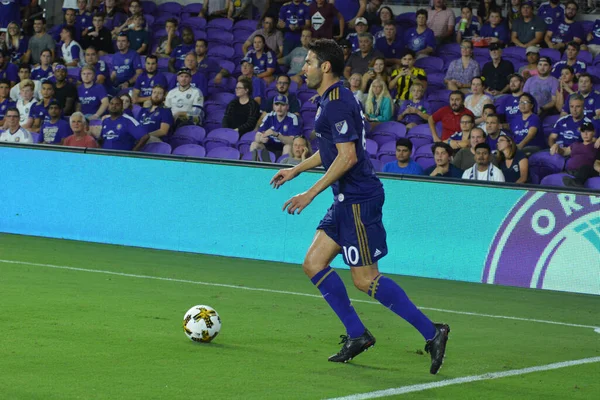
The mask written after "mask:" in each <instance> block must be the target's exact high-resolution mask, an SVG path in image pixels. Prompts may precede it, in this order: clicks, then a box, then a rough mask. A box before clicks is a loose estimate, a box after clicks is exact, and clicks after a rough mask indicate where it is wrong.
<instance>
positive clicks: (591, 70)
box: [586, 65, 600, 84]
mask: <svg viewBox="0 0 600 400" xmlns="http://www.w3.org/2000/svg"><path fill="white" fill-rule="evenodd" d="M586 72H587V73H588V74H590V75H591V76H592V82H593V83H595V84H599V83H600V65H588V67H587V68H586Z"/></svg>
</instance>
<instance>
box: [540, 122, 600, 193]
mask: <svg viewBox="0 0 600 400" xmlns="http://www.w3.org/2000/svg"><path fill="white" fill-rule="evenodd" d="M580 129H581V139H582V141H581V142H573V143H572V144H571V145H570V146H568V147H561V146H559V145H558V144H554V145H553V146H552V147H551V148H550V154H560V155H561V156H563V157H569V158H568V159H567V165H566V167H565V170H566V171H567V173H569V174H570V175H573V177H570V176H565V177H564V178H563V183H564V184H565V185H566V186H572V187H583V185H584V183H585V181H587V180H588V179H589V178H593V177H595V176H598V174H599V173H600V150H598V146H596V145H595V143H597V141H596V140H595V138H594V136H595V134H596V127H595V126H594V125H593V124H591V123H589V122H587V123H584V124H582V125H581V127H580ZM599 140H600V139H599Z"/></svg>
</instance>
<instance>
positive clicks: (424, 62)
mask: <svg viewBox="0 0 600 400" xmlns="http://www.w3.org/2000/svg"><path fill="white" fill-rule="evenodd" d="M415 67H419V68H423V69H424V70H425V72H427V73H428V74H431V73H434V72H440V73H441V72H444V60H442V59H441V58H439V57H435V56H431V57H423V58H420V59H418V60H417V61H415Z"/></svg>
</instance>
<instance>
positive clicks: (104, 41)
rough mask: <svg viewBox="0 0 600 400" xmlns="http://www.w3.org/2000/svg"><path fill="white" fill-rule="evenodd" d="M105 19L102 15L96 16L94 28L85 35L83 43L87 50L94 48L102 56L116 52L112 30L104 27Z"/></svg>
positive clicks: (93, 22)
mask: <svg viewBox="0 0 600 400" xmlns="http://www.w3.org/2000/svg"><path fill="white" fill-rule="evenodd" d="M104 18H105V16H104V14H102V13H100V14H96V15H94V17H93V18H92V27H90V29H88V30H87V32H86V33H85V34H84V35H83V38H82V43H81V44H82V45H83V48H85V49H86V50H87V49H89V48H90V47H94V48H95V49H97V51H98V53H99V54H100V55H101V56H103V55H105V54H113V53H114V52H115V49H114V47H113V42H112V35H111V33H110V30H108V28H106V27H105V26H104Z"/></svg>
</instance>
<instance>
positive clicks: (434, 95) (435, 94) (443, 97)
mask: <svg viewBox="0 0 600 400" xmlns="http://www.w3.org/2000/svg"><path fill="white" fill-rule="evenodd" d="M427 92H428V94H427V100H437V101H445V102H448V99H449V98H450V93H451V92H452V91H451V90H448V89H444V90H434V91H431V92H429V90H428V91H427Z"/></svg>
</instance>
